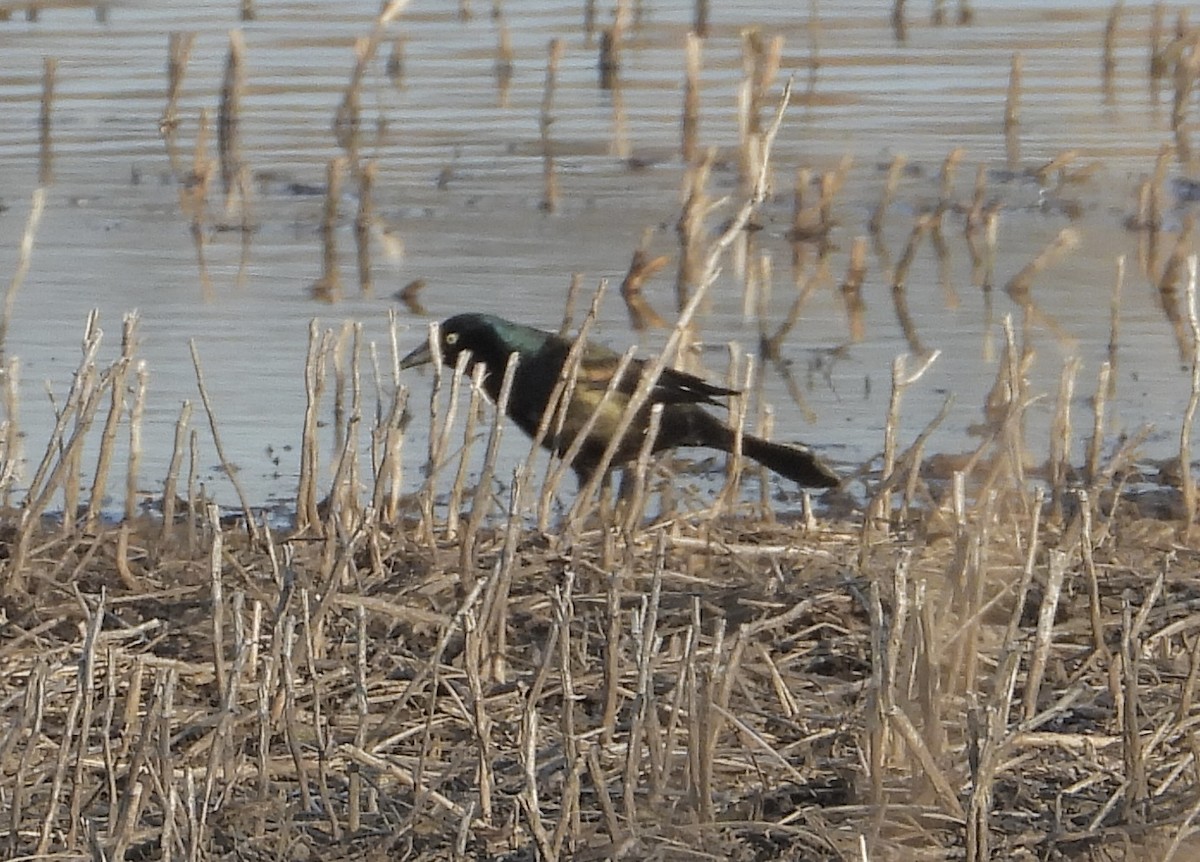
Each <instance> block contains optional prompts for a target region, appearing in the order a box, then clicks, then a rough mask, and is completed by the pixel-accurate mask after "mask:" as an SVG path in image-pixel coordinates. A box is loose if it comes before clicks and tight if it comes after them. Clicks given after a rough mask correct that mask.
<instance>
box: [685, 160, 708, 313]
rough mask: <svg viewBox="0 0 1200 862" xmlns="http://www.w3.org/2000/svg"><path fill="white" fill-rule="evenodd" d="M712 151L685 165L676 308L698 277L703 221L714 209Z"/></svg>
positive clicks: (700, 261) (693, 286)
mask: <svg viewBox="0 0 1200 862" xmlns="http://www.w3.org/2000/svg"><path fill="white" fill-rule="evenodd" d="M715 155H716V154H715V153H714V152H713V151H712V150H711V149H710V150H708V151H706V152H705V154H704V155H703V156H702V157H701V158H700V159H699V161H696V162H691V163H689V164H688V165H687V167H686V168H684V172H683V186H682V197H683V206H682V208H681V209H680V213H679V218H678V220H677V221H676V222H675V233H676V235H677V236H678V237H679V268H678V270H677V271H676V273H675V308H676V311H682V310H683V308H684V307H685V306H686V305H687V303H688V296H689V294H690V293H691V292H692V290H693V289H694V288H695V286H696V284H697V283H698V282H699V281H700V278H701V266H702V265H703V262H702V259H701V255H702V254H703V251H704V233H705V227H704V225H705V220H706V219H707V218H708V216H709V214H710V213H711V212H712V210H713V206H714V205H713V203H712V201H711V199H710V198H709V196H708V178H709V174H710V172H711V171H712V166H713V159H714V158H715Z"/></svg>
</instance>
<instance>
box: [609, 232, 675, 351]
mask: <svg viewBox="0 0 1200 862" xmlns="http://www.w3.org/2000/svg"><path fill="white" fill-rule="evenodd" d="M653 236H654V230H653V229H652V228H647V229H646V230H645V231H643V232H642V241H641V243H640V244H639V245H638V247H637V248H636V249H634V252H633V257H632V258H631V259H630V261H629V270H628V271H627V272H626V273H625V278H624V279H623V280H622V281H621V298H622V299H623V300H625V308H626V310H628V312H629V318H630V322H631V323H632V324H633V328H634V329H636V330H639V331H640V330H643V329H666V328H667V322H666V321H665V320H663V318H662V315H660V314H659V313H658V312H657V311H655V310H654V307H653V306H652V305H650V303H649V302H648V301H647V300H646V297H645V296H644V295H643V294H642V289H643V287H644V286H645V283H646V281H647V280H648V279H650V278H652V277H654V275H655V274H657V273H658V272H659V271H660V270H662V269H664V268H666V265H667V264H668V263H670V260H671V259H670V258H669V257H668V256H667V255H665V254H662V255H659V256H658V257H654V258H651V257H650V252H649V247H650V240H651V238H652V237H653Z"/></svg>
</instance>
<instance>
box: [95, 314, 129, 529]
mask: <svg viewBox="0 0 1200 862" xmlns="http://www.w3.org/2000/svg"><path fill="white" fill-rule="evenodd" d="M137 323H138V317H137V314H136V313H134V314H127V315H126V316H125V322H124V327H123V332H122V337H121V356H120V358H119V359H118V360H117V362H116V363H115V364H114V365H113V369H112V375H113V376H112V400H111V402H110V404H109V408H108V415H107V416H106V417H105V420H104V428H103V430H102V431H101V432H100V451H99V453H98V454H97V456H96V469H95V472H94V473H93V474H92V489H91V494H90V496H89V498H88V506H87V513H86V514H85V515H84V519H83V525H84V529H85V530H86V531H87V532H89V533H91V532H95V530H96V525H97V523H98V522H99V520H100V517H101V514H102V512H101V509H102V508H103V506H104V491H105V488H106V486H107V484H108V472H109V468H110V467H111V466H112V458H113V454H114V453H113V448H114V446H115V443H116V439H117V427H118V426H119V425H120V423H121V416H122V414H123V413H124V412H125V378H126V376H127V375H128V373H129V365H130V363H132V362H133V352H134V333H135V332H136V330H137ZM131 429H132V426H131Z"/></svg>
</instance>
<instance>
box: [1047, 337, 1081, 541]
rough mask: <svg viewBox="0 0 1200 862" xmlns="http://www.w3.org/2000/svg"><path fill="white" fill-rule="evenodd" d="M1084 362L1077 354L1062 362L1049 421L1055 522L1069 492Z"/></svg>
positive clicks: (1051, 485)
mask: <svg viewBox="0 0 1200 862" xmlns="http://www.w3.org/2000/svg"><path fill="white" fill-rule="evenodd" d="M1081 364H1082V363H1081V361H1080V359H1079V357H1077V356H1072V357H1071V358H1070V359H1068V360H1067V361H1066V362H1065V363H1063V369H1062V374H1061V376H1060V377H1059V382H1058V400H1057V404H1056V407H1055V410H1054V419H1053V420H1052V421H1051V423H1050V464H1049V467H1050V469H1049V476H1048V478H1047V481H1048V482H1049V485H1050V507H1051V513H1052V520H1053V521H1054V522H1056V523H1057V522H1059V521H1061V520H1062V509H1063V501H1064V500H1065V499H1066V494H1067V481H1068V478H1069V474H1070V467H1071V440H1072V435H1071V403H1072V400H1073V399H1074V397H1075V377H1076V375H1077V374H1078V373H1079V367H1080V365H1081Z"/></svg>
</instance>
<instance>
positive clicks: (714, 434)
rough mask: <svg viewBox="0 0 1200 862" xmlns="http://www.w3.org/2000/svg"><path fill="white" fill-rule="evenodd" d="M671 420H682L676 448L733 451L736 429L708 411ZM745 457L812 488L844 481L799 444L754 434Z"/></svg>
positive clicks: (744, 438) (679, 414) (745, 447)
mask: <svg viewBox="0 0 1200 862" xmlns="http://www.w3.org/2000/svg"><path fill="white" fill-rule="evenodd" d="M671 418H672V419H676V418H677V420H679V425H678V426H677V427H675V428H674V429H672V430H673V431H674V432H675V436H674V443H675V445H692V446H711V447H712V448H714V449H720V450H722V451H724V452H732V451H733V447H734V432H733V429H732V428H730V427H729V426H728V425H726V424H725V423H724V422H722V421H721V420H719V419H717V418H716V417H715V416H712V415H711V414H710V413H708V412H707V411H705V410H701V409H699V408H695V409H691V410H687V411H677V412H676V413H675V414H673V416H672V417H671ZM685 428H686V430H685ZM742 454H743V455H745V456H746V457H747V458H753V459H754V460H755V461H757V462H758V463H759V464H762V465H763V466H764V467H766V468H767V469H768V470H773V471H774V472H776V473H778V474H779V475H780V476H783V477H784V478H785V479H791V480H792V481H793V482H796V483H798V484H801V485H804V486H806V487H809V488H833V487H836V486H837V485H839V484H841V481H842V479H841V477H840V476H838V474H837V473H835V472H834V471H833V468H831V467H830V466H829V465H828V464H826V463H825V462H824V461H822V460H821V459H820V458H819V457H818V456H817V454H816V453H815V452H813V451H812V450H811V449H809V448H808V447H807V446H802V445H800V444H798V443H773V442H771V441H770V440H764V439H762V438H761V437H755V436H754V435H753V434H743V435H742Z"/></svg>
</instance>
